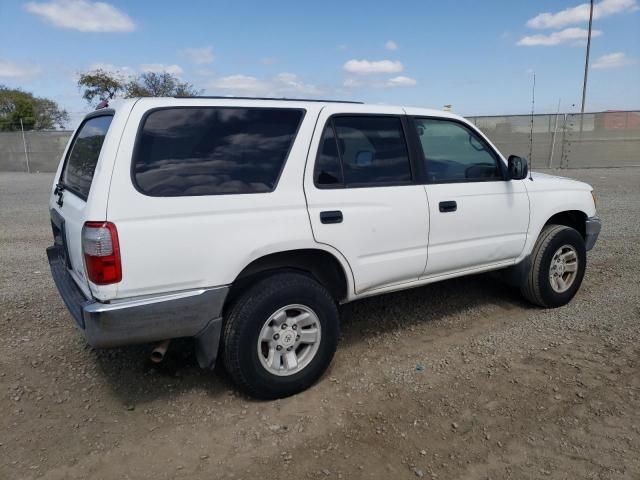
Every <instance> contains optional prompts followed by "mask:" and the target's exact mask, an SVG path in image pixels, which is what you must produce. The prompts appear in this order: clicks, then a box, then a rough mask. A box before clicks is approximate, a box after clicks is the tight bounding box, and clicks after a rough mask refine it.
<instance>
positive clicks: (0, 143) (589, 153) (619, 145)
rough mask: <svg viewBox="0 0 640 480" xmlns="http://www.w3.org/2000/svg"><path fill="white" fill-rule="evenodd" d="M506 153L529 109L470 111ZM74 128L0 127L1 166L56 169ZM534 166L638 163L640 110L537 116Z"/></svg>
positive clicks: (525, 149)
mask: <svg viewBox="0 0 640 480" xmlns="http://www.w3.org/2000/svg"><path fill="white" fill-rule="evenodd" d="M467 118H468V119H469V120H470V121H471V122H473V123H474V124H475V125H476V126H477V127H478V128H480V130H482V131H483V132H484V133H485V134H486V135H487V136H488V137H489V138H490V139H491V141H492V142H493V143H494V144H495V145H496V146H497V147H498V149H499V150H500V151H501V152H502V153H503V154H504V155H505V156H508V155H511V154H513V155H520V156H522V157H525V158H529V149H530V138H531V115H508V116H504V115H503V116H488V117H467ZM71 133H72V132H70V131H61V130H59V131H25V132H24V136H23V132H21V131H19V130H18V131H12V132H0V171H10V172H28V171H30V172H55V170H56V168H57V166H58V162H59V160H60V157H61V156H62V152H63V151H64V148H65V146H66V144H67V141H68V140H69V137H70V136H71ZM529 160H530V164H531V165H532V167H533V168H549V167H551V168H590V167H628V166H640V111H628V112H599V113H585V114H584V116H581V115H580V114H579V113H578V114H574V113H560V114H557V115H555V114H551V115H534V116H533V149H532V155H531V159H529Z"/></svg>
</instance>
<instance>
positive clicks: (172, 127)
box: [132, 107, 304, 197]
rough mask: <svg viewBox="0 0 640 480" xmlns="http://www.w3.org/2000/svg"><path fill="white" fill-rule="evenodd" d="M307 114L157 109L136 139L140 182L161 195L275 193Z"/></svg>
mask: <svg viewBox="0 0 640 480" xmlns="http://www.w3.org/2000/svg"><path fill="white" fill-rule="evenodd" d="M303 115H304V113H303V111H302V110H299V109H285V108H237V107H190V108H181V107H175V108H165V109H158V110H152V111H151V112H150V113H148V114H147V115H146V116H145V117H144V119H143V121H142V125H141V127H140V131H139V133H138V138H137V140H136V147H135V150H134V155H133V166H132V176H133V181H134V184H135V185H136V187H137V188H138V190H139V191H140V192H142V193H144V194H146V195H150V196H156V197H176V196H195V195H224V194H242V193H263V192H271V191H273V190H274V188H275V186H276V184H277V181H278V178H279V176H280V172H281V171H282V168H283V166H284V164H285V161H286V159H287V156H288V154H289V150H290V149H291V146H292V145H293V141H294V140H295V137H296V133H297V131H298V127H299V126H300V123H301V121H302V117H303Z"/></svg>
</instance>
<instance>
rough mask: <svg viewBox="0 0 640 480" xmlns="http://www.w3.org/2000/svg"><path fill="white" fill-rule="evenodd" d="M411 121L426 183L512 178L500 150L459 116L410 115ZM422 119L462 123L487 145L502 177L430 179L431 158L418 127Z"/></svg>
mask: <svg viewBox="0 0 640 480" xmlns="http://www.w3.org/2000/svg"><path fill="white" fill-rule="evenodd" d="M408 119H409V122H410V123H411V124H412V127H413V128H412V129H411V134H412V135H413V139H414V142H415V144H416V145H415V149H416V150H415V154H416V155H417V161H418V164H419V165H420V170H419V171H420V176H421V182H422V183H423V184H425V185H440V184H447V183H486V182H505V181H508V180H510V178H509V176H508V174H507V167H506V165H505V163H504V161H503V159H502V155H500V152H498V151H497V150H496V149H495V148H494V147H493V146H492V145H491V144H490V143H489V142H488V141H487V140H486V139H485V138H484V136H483V135H482V132H480V130H478V129H477V128H475V127H474V126H472V125H470V124H468V123H466V122H464V121H462V120H459V119H457V118H448V117H438V116H433V115H409V116H408ZM420 119H425V120H439V121H445V122H451V123H456V124H458V125H460V126H461V127H462V128H464V129H465V130H466V131H468V132H470V133H472V134H474V135H475V136H476V138H477V139H478V140H479V141H480V142H481V143H482V144H483V145H484V146H485V148H486V149H487V151H489V152H490V153H491V154H492V155H493V157H494V159H495V161H496V163H497V164H498V168H499V169H500V177H495V178H477V179H467V178H465V179H460V180H457V179H456V180H438V181H430V180H429V179H428V178H427V174H426V170H425V168H424V167H425V165H426V162H428V161H429V160H428V159H427V158H426V156H425V153H424V150H423V149H422V142H420V137H419V135H418V128H417V125H416V120H420Z"/></svg>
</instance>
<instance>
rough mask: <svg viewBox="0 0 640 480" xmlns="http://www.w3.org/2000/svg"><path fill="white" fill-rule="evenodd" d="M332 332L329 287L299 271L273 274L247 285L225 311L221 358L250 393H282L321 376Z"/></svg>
mask: <svg viewBox="0 0 640 480" xmlns="http://www.w3.org/2000/svg"><path fill="white" fill-rule="evenodd" d="M338 336H339V318H338V309H337V306H336V303H335V302H334V300H333V298H332V297H331V295H330V294H329V292H328V291H327V290H326V289H325V288H324V287H323V286H322V285H320V284H319V283H318V282H317V281H315V280H314V279H313V278H311V277H309V276H307V275H305V274H302V273H289V272H287V273H277V274H274V275H271V276H269V277H267V278H264V279H262V280H260V281H258V282H256V283H255V284H254V285H252V286H251V287H250V288H249V289H248V290H247V291H245V292H244V293H242V294H241V295H240V296H239V297H238V298H237V299H236V301H235V302H234V304H233V306H232V307H231V309H230V310H229V312H228V314H227V315H226V318H225V327H224V333H223V361H224V365H225V368H226V370H227V372H228V374H229V375H230V376H231V378H232V379H233V381H234V382H235V383H236V384H237V385H238V387H239V388H240V389H241V390H243V391H244V392H246V393H248V394H249V395H251V396H252V397H255V398H260V399H274V398H282V397H287V396H289V395H293V394H295V393H298V392H301V391H303V390H306V389H307V388H309V387H310V386H311V385H313V384H314V383H315V382H316V381H317V380H318V379H319V378H320V377H321V376H322V374H323V373H324V372H325V370H326V369H327V367H328V366H329V364H330V363H331V359H332V358H333V355H334V353H335V351H336V347H337V343H338ZM276 348H277V350H276Z"/></svg>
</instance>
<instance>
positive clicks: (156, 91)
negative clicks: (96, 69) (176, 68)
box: [125, 72, 202, 98]
mask: <svg viewBox="0 0 640 480" xmlns="http://www.w3.org/2000/svg"><path fill="white" fill-rule="evenodd" d="M125 92H126V94H125V96H126V97H127V98H131V97H189V96H195V95H199V94H200V93H202V91H201V90H198V89H196V88H195V87H194V86H193V85H191V84H190V83H188V82H181V81H180V79H179V78H178V77H176V76H175V75H172V74H171V73H167V72H162V73H156V72H146V73H143V74H141V75H139V76H138V77H137V78H136V79H135V80H131V81H130V82H129V83H127V85H126V86H125Z"/></svg>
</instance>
